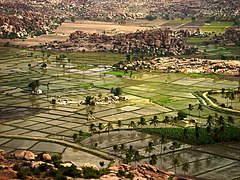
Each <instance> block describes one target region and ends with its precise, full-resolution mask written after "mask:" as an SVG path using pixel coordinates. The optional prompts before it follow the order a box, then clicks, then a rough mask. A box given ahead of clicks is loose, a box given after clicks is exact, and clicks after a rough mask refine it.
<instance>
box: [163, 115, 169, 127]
mask: <svg viewBox="0 0 240 180" xmlns="http://www.w3.org/2000/svg"><path fill="white" fill-rule="evenodd" d="M168 122H169V117H168V116H165V117H164V119H163V123H165V127H166V124H167V123H168Z"/></svg>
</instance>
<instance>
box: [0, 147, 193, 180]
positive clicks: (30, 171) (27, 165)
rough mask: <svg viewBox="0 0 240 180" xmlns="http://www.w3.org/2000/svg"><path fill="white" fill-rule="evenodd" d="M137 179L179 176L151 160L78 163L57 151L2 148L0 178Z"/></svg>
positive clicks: (165, 179) (6, 179)
mask: <svg viewBox="0 0 240 180" xmlns="http://www.w3.org/2000/svg"><path fill="white" fill-rule="evenodd" d="M76 178H81V179H90V178H92V179H100V180H117V179H138V180H147V179H152V180H167V179H169V178H172V179H174V180H177V179H181V180H184V179H189V180H190V178H183V177H181V178H180V177H178V176H176V175H175V173H173V172H166V171H163V170H160V169H158V168H156V167H154V166H153V165H150V164H142V165H138V166H137V167H133V166H129V165H126V164H121V165H119V166H114V165H112V166H110V167H109V168H100V169H99V168H98V167H97V166H96V165H94V164H90V163H85V164H83V165H82V166H81V167H77V166H76V165H75V164H74V162H69V161H68V162H62V161H61V157H60V156H58V155H54V156H51V155H50V154H47V153H41V154H38V155H35V154H34V153H33V152H31V151H25V150H23V151H18V152H16V153H15V154H12V153H10V154H5V152H4V151H3V150H0V179H1V180H8V179H29V180H30V179H31V180H38V179H39V180H40V179H41V180H45V179H46V180H47V179H48V180H49V179H76Z"/></svg>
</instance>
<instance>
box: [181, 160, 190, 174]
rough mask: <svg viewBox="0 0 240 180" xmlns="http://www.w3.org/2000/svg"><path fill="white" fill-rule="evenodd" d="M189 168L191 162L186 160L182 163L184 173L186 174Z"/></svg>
mask: <svg viewBox="0 0 240 180" xmlns="http://www.w3.org/2000/svg"><path fill="white" fill-rule="evenodd" d="M189 168H190V164H189V162H184V163H183V164H182V171H183V172H184V175H185V173H186V172H188V170H189Z"/></svg>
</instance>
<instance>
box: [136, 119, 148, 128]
mask: <svg viewBox="0 0 240 180" xmlns="http://www.w3.org/2000/svg"><path fill="white" fill-rule="evenodd" d="M140 125H141V128H142V127H143V126H145V125H147V122H146V119H145V118H144V117H141V118H140V120H139V122H138V126H140Z"/></svg>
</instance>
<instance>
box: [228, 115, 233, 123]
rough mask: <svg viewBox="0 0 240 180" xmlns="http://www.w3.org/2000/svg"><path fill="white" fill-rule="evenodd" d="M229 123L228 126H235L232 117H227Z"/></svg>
mask: <svg viewBox="0 0 240 180" xmlns="http://www.w3.org/2000/svg"><path fill="white" fill-rule="evenodd" d="M227 123H228V124H234V119H233V117H232V116H228V117H227Z"/></svg>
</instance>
